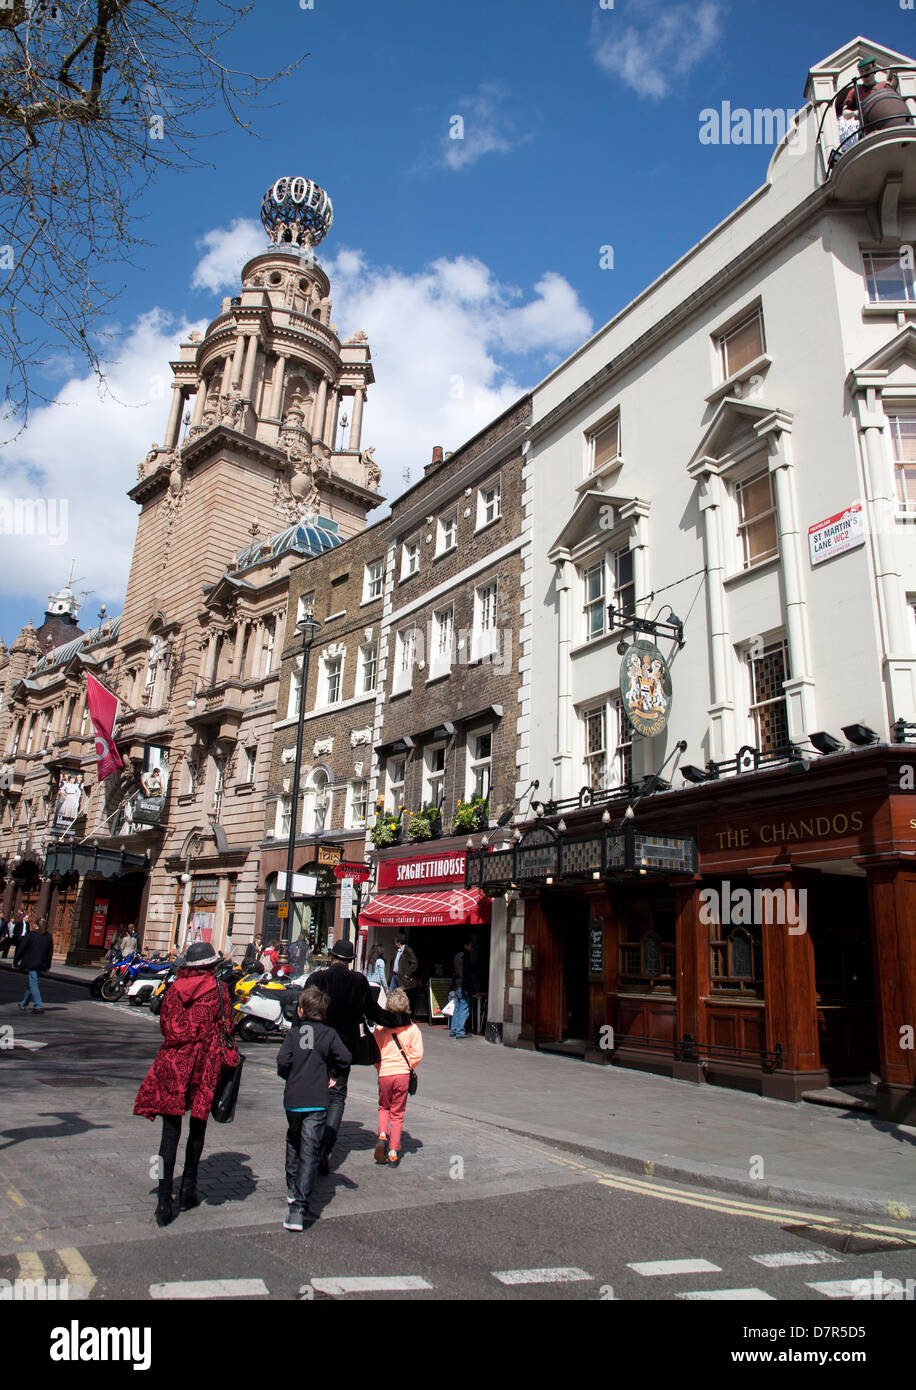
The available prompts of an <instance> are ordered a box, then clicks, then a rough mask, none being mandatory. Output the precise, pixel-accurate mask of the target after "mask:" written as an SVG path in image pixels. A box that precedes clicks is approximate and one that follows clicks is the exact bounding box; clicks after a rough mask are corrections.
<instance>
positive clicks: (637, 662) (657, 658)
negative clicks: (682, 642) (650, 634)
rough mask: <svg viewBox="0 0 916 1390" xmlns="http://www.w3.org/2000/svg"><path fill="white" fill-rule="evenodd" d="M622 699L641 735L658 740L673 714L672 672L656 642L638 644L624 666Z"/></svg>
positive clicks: (622, 662) (629, 716)
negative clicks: (658, 735) (657, 737)
mask: <svg viewBox="0 0 916 1390" xmlns="http://www.w3.org/2000/svg"><path fill="white" fill-rule="evenodd" d="M620 698H621V700H622V702H623V708H624V710H625V711H626V716H627V719H628V720H629V721H630V724H631V726H632V727H633V728H634V729H635V730H636V732H637V733H638V734H642V735H643V737H644V738H654V737H655V736H656V734H660V733H661V732H662V730H663V729H664V727H665V725H666V724H667V723H668V716H669V715H670V713H671V672H670V671H669V670H668V663H667V661H666V660H665V658H664V657H663V656H662V654H661V652H660V651H659V649H658V647H656V646H655V644H654V643H653V642H646V641H642V640H640V641H638V642H634V643H633V645H632V647H630V648H629V649H628V650H627V654H626V656H625V657H624V658H623V660H622V661H621V663H620Z"/></svg>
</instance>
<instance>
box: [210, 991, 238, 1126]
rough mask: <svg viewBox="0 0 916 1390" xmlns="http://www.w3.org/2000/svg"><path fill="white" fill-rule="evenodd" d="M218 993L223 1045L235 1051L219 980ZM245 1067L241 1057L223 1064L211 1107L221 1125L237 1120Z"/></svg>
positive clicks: (228, 1049) (212, 1113) (213, 1114)
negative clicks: (236, 1110)
mask: <svg viewBox="0 0 916 1390" xmlns="http://www.w3.org/2000/svg"><path fill="white" fill-rule="evenodd" d="M216 993H217V997H218V999H219V1019H220V1027H221V1028H222V1034H223V1043H224V1045H225V1047H226V1050H227V1051H230V1052H231V1051H233V1050H234V1049H233V1042H232V1038H231V1037H230V1036H229V1029H228V1028H227V1027H226V1015H225V1013H224V1011H223V987H222V985H221V984H220V982H219V980H217V982H216ZM244 1065H245V1058H244V1057H242V1056H241V1055H239V1060H238V1062H237V1063H236V1064H235V1065H233V1064H232V1063H228V1062H224V1063H223V1072H222V1076H221V1077H220V1079H219V1081H218V1082H217V1086H216V1090H215V1091H214V1092H213V1103H212V1105H211V1106H210V1114H211V1115H212V1116H213V1118H214V1120H215V1121H216V1123H217V1124H219V1125H228V1124H231V1123H232V1121H233V1120H234V1119H235V1106H236V1102H237V1100H238V1098H239V1086H240V1084H241V1080H242V1067H243V1066H244Z"/></svg>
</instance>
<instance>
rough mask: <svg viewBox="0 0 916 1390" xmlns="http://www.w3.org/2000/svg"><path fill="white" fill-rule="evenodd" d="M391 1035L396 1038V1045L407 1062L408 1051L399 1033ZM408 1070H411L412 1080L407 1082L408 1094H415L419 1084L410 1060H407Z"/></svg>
mask: <svg viewBox="0 0 916 1390" xmlns="http://www.w3.org/2000/svg"><path fill="white" fill-rule="evenodd" d="M391 1036H392V1038H393V1039H394V1045H395V1047H396V1048H397V1050H398V1052H400V1054H401V1056H402V1057H403V1058H404V1061H405V1062H407V1053H406V1052H405V1051H404V1049H403V1047H402V1046H401V1044H400V1042H399V1041H398V1035H397V1033H392V1034H391ZM407 1070H408V1071H409V1072H410V1080H409V1081H408V1083H407V1094H408V1095H409V1096H415V1095H416V1094H417V1085H418V1082H417V1073H416V1072H415V1071H414V1069H413V1067H412V1066H411V1065H410V1063H409V1062H407Z"/></svg>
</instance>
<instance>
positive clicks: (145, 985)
mask: <svg viewBox="0 0 916 1390" xmlns="http://www.w3.org/2000/svg"><path fill="white" fill-rule="evenodd" d="M171 970H172V961H171V960H169V959H168V958H167V957H166V958H165V959H163V958H162V957H159V958H158V959H157V958H156V957H155V956H154V957H153V958H152V960H151V961H150V962H149V964H147V965H142V964H141V968H140V969H138V970H137V973H136V974H135V975H134V978H133V979H132V980H131V981H130V983H129V984H128V986H127V1002H128V1004H132V1005H133V1006H134V1007H135V1008H141V1007H142V1006H143V1005H144V1004H148V1003H149V1002H150V1001H151V999H152V997H153V994H154V993H155V991H156V986H157V985H158V984H160V983H161V982H162V980H163V979H164V978H165V977H166V976H167V975H168V974H169V973H170V971H171Z"/></svg>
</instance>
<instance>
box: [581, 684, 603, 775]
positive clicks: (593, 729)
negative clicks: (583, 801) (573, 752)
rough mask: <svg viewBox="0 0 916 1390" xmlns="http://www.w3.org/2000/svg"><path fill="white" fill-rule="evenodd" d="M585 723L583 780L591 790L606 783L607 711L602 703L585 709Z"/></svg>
mask: <svg viewBox="0 0 916 1390" xmlns="http://www.w3.org/2000/svg"><path fill="white" fill-rule="evenodd" d="M583 720H584V723H585V780H586V785H587V786H589V787H591V789H592V791H593V792H600V791H603V790H604V788H605V786H606V785H607V711H606V710H605V707H604V705H601V706H600V707H599V708H598V709H590V710H586V712H585V714H584V715H583Z"/></svg>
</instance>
